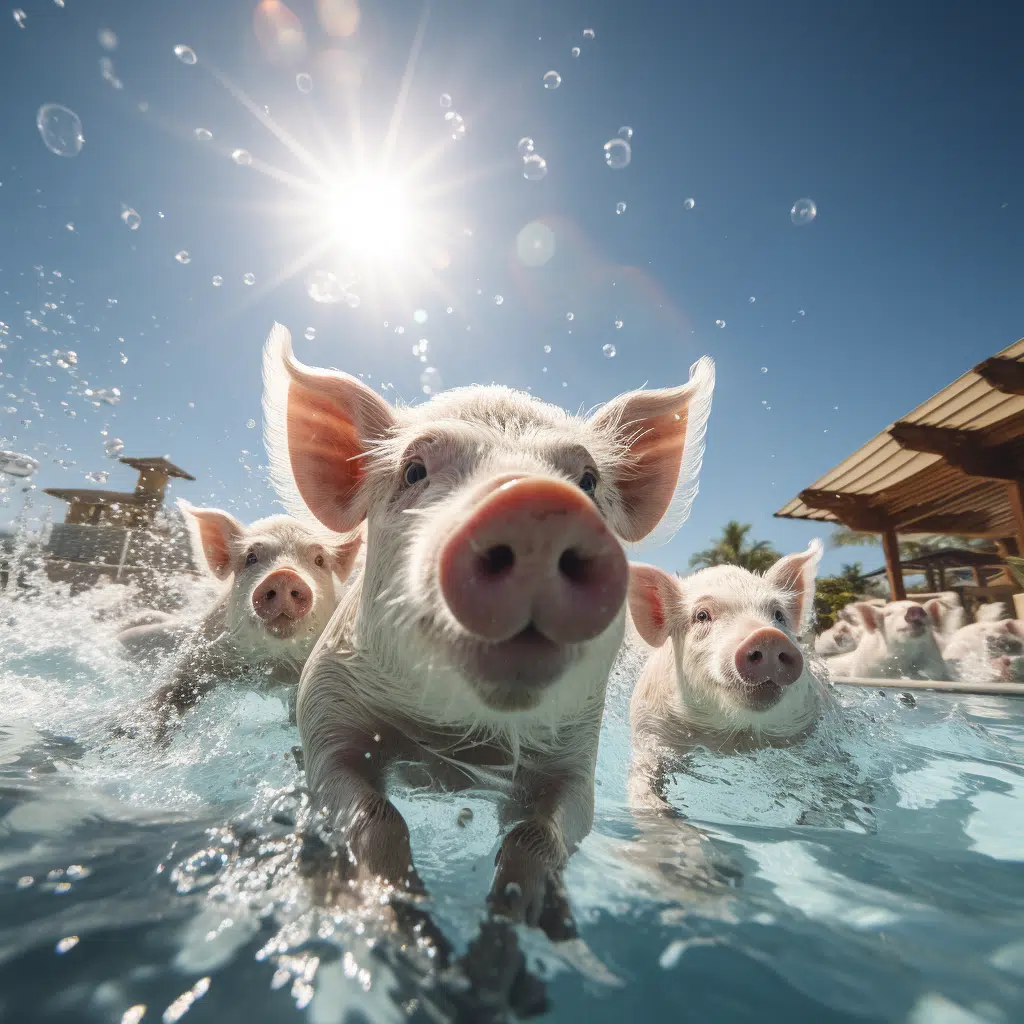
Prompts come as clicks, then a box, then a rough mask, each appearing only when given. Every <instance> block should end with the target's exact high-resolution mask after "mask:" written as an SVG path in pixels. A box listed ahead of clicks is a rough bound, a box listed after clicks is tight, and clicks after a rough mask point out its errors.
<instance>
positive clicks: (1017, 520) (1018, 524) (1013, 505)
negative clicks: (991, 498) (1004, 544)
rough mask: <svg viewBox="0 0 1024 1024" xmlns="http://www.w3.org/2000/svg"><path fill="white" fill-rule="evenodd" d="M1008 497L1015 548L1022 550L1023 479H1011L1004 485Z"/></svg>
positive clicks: (1023, 549)
mask: <svg viewBox="0 0 1024 1024" xmlns="http://www.w3.org/2000/svg"><path fill="white" fill-rule="evenodd" d="M1006 493H1007V496H1008V497H1009V499H1010V515H1011V517H1012V518H1013V532H1014V536H1015V537H1016V538H1017V550H1018V551H1024V481H1022V480H1011V481H1010V482H1009V483H1008V484H1007V485H1006Z"/></svg>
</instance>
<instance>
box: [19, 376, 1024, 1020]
mask: <svg viewBox="0 0 1024 1024" xmlns="http://www.w3.org/2000/svg"><path fill="white" fill-rule="evenodd" d="M428 372H429V371H428ZM195 586H196V585H194V584H190V587H195ZM127 596H128V593H127V591H126V590H124V589H123V588H119V587H109V588H100V589H96V590H93V591H90V592H86V593H84V594H82V595H79V596H78V597H75V598H69V597H68V596H67V594H66V593H65V592H63V591H61V590H59V589H57V588H53V587H51V586H49V585H47V586H45V587H44V588H42V590H41V591H40V593H39V594H38V595H37V596H36V597H35V598H34V599H32V600H28V599H26V598H25V597H24V596H21V595H17V594H15V593H14V590H13V588H12V589H10V590H7V591H4V592H2V593H0V622H2V624H3V625H2V627H0V661H2V664H3V668H2V669H0V693H2V696H3V704H2V707H3V711H2V712H0V774H2V777H3V784H2V787H0V830H2V834H3V836H4V840H3V845H2V847H0V921H3V922H4V925H3V926H0V1018H2V1019H9V1020H18V1021H21V1020H25V1021H27V1020H33V1021H37V1020H38V1021H69V1022H70V1021H74V1022H76V1024H78V1022H87V1021H110V1020H113V1021H119V1020H122V1019H127V1020H132V1019H137V1020H160V1019H161V1018H162V1015H164V1014H165V1011H167V1010H168V1008H172V1009H171V1011H170V1017H163V1019H165V1020H166V1019H175V1018H174V1014H175V1013H177V1012H178V1011H179V1010H181V1013H182V1016H181V1018H180V1019H183V1020H186V1021H204V1020H206V1021H223V1020H248V1021H264V1020H266V1021H288V1020H296V1021H298V1020H300V1019H303V1018H304V1019H307V1020H309V1021H312V1022H315V1024H321V1022H329V1021H342V1020H345V1019H354V1018H349V1017H347V1016H346V1015H347V1014H349V1013H350V1012H352V1011H359V1013H360V1014H361V1017H360V1018H359V1019H373V1020H396V1021H397V1020H400V1019H408V1018H409V1016H411V1017H412V1019H420V1018H419V1017H417V1014H418V1013H419V1012H420V1011H419V1010H417V1009H416V1005H419V1006H420V1007H421V1008H422V1005H423V1002H424V1000H425V999H429V998H432V996H430V993H428V992H426V991H425V990H423V989H422V988H421V987H420V986H421V978H422V974H423V970H424V969H425V964H426V960H425V959H424V958H423V956H422V955H418V958H417V955H410V957H409V960H408V961H403V960H402V959H401V958H399V957H397V956H396V955H395V954H394V947H393V944H392V940H391V939H389V938H388V935H387V934H386V933H387V927H386V925H385V924H384V923H383V922H382V918H381V913H382V912H381V911H380V909H379V908H376V909H374V908H366V907H364V908H363V909H362V910H357V909H353V908H352V907H351V906H347V907H344V908H343V909H340V910H338V911H337V912H335V913H328V912H325V911H318V910H317V909H316V908H315V907H314V906H313V905H312V903H311V900H310V896H309V889H308V887H307V885H306V883H305V882H303V879H302V877H301V872H300V870H299V866H300V860H299V849H300V847H299V844H298V842H297V841H296V839H295V827H294V826H293V825H292V824H291V823H292V822H293V821H294V820H296V815H298V817H299V819H300V820H301V818H302V804H303V798H302V797H301V795H298V796H296V795H292V794H291V790H292V788H293V787H296V786H299V785H301V782H302V775H301V772H300V770H299V768H298V767H297V765H296V763H295V760H294V757H293V755H292V753H291V751H292V748H293V746H294V745H295V744H297V742H298V736H297V732H296V730H295V728H294V726H290V725H289V724H288V722H287V713H286V704H285V700H284V698H283V696H282V695H281V694H277V693H274V692H266V693H262V692H254V691H252V690H247V689H245V688H241V687H238V686H234V685H225V686H223V687H221V688H219V689H217V690H215V691H214V692H213V693H212V694H211V695H210V696H209V697H208V698H206V699H205V700H204V701H203V702H202V703H201V704H200V706H199V708H198V709H197V710H196V711H194V712H193V713H191V714H190V715H189V716H188V717H187V718H186V720H185V721H184V722H183V724H182V727H181V728H180V730H179V731H178V733H177V734H176V735H175V737H174V739H173V741H172V742H171V744H170V745H169V746H168V747H167V748H166V749H162V748H158V747H152V746H150V745H148V744H146V743H145V742H143V741H141V740H131V739H128V738H119V739H112V738H111V737H110V732H109V726H110V723H111V721H113V720H114V719H115V718H116V717H117V716H118V715H119V714H121V713H123V711H124V709H125V708H126V707H130V706H131V704H132V702H133V701H135V700H138V699H140V698H142V697H143V696H145V695H146V694H148V693H149V692H150V691H151V690H152V689H153V687H154V685H155V683H156V681H157V680H158V679H160V678H162V676H163V674H164V673H166V671H167V665H166V664H165V663H159V662H158V663H155V664H152V665H147V666H133V665H131V664H128V663H126V662H124V661H123V660H122V659H121V658H120V657H119V655H118V654H117V652H116V650H115V648H114V646H113V643H112V636H113V633H114V631H115V629H116V623H117V621H118V620H119V618H120V617H121V616H123V615H124V614H126V613H127V611H128V605H126V603H125V602H126V598H127ZM189 597H190V599H191V600H193V601H199V600H202V598H201V596H199V595H196V594H195V593H194V592H193V591H192V590H189V589H186V590H185V591H183V593H182V599H185V598H189ZM635 668H636V667H635V665H632V664H630V663H628V661H624V663H623V664H622V665H621V666H620V668H619V670H618V671H617V673H616V675H615V677H614V678H613V681H612V686H611V692H610V697H609V706H608V712H607V715H606V720H605V726H604V730H603V735H602V741H601V749H600V756H599V764H598V772H597V789H596V818H595V825H594V830H593V832H592V833H591V835H590V836H589V837H588V838H587V839H586V840H585V842H584V843H583V846H582V847H581V849H580V850H579V852H578V853H577V855H576V856H575V857H573V859H572V861H571V863H570V866H569V869H568V872H567V879H566V880H567V885H568V889H569V892H570V894H571V897H572V900H573V904H574V907H575V911H576V915H577V919H578V923H579V927H580V940H578V941H576V942H570V943H566V944H561V945H553V944H551V943H550V942H548V941H547V940H546V939H545V938H543V936H541V935H540V933H538V932H533V931H529V930H527V931H524V932H523V933H522V935H521V944H522V948H523V950H524V951H525V953H526V955H527V959H528V963H529V966H530V969H531V971H532V972H533V973H534V974H535V975H537V976H538V977H541V978H543V979H544V981H545V983H546V986H547V998H548V1000H549V1002H550V1007H551V1009H550V1011H549V1013H550V1019H553V1020H562V1021H572V1020H578V1019H581V1018H586V1019H588V1020H591V1021H595V1022H596V1021H619V1020H623V1019H627V1018H628V1017H629V1016H631V1015H632V1014H633V1013H634V1012H635V1010H636V1007H637V1006H638V1005H639V1004H640V1003H641V1001H642V1005H643V1007H644V1013H645V1018H646V1019H650V1020H677V1019H698V1018H701V1019H711V1020H715V1021H729V1022H732V1021H748V1020H750V1021H754V1020H758V1021H763V1020H764V1019H766V1016H765V1013H764V1008H765V1007H766V1006H770V1007H771V1014H770V1016H768V1017H767V1019H778V1020H783V1019H785V1020H815V1021H826V1020H827V1021H854V1020H858V1021H861V1020H886V1021H889V1020H892V1021H909V1022H912V1024H921V1022H924V1021H940V1022H941V1021H950V1022H951V1021H970V1020H980V1021H1006V1022H1009V1021H1013V1020H1019V1019H1021V1015H1022V1014H1024V940H1022V938H1021V935H1022V929H1021V920H1022V915H1024V873H1022V872H1021V864H1020V862H1021V860H1022V859H1024V771H1022V769H1021V767H1020V765H1019V762H1020V758H1021V755H1022V753H1024V707H1022V705H1021V704H1020V702H1014V701H1012V700H1010V699H1003V698H996V697H976V696H970V697H964V696H947V695H937V694H926V693H918V694H917V695H916V705H915V706H907V705H906V704H904V703H903V702H901V701H900V700H898V699H897V693H896V691H892V690H889V691H885V692H884V693H882V692H877V691H874V690H855V689H852V688H851V689H846V690H840V691H838V701H839V707H838V709H837V710H836V711H835V712H834V713H831V714H830V715H829V716H828V717H827V719H826V720H825V722H824V723H823V724H822V726H821V727H820V729H819V731H818V732H817V733H816V735H815V736H814V737H812V738H811V739H810V740H809V741H807V742H806V743H804V744H802V745H800V746H797V747H793V748H789V749H785V750H764V751H758V752H754V753H749V754H739V755H732V756H719V755H715V754H712V753H709V752H698V753H695V754H694V755H692V756H691V757H690V758H688V759H687V760H686V761H685V763H683V764H681V765H680V770H679V771H678V772H677V773H676V775H675V776H674V778H673V780H672V783H671V786H670V797H671V799H672V801H673V803H674V804H675V805H676V806H678V807H680V808H681V809H682V810H683V811H684V813H685V814H686V815H687V818H688V822H687V823H679V822H666V823H663V824H662V825H660V826H658V828H657V829H656V830H655V831H649V832H646V833H643V834H641V833H639V832H638V828H637V825H636V824H635V823H634V821H633V819H632V818H631V816H630V813H629V811H628V809H627V807H626V805H625V768H626V765H627V763H628V749H629V737H628V725H627V719H628V711H627V702H628V693H629V689H630V685H631V681H632V679H633V677H634V675H635ZM396 803H397V804H398V806H399V807H400V809H401V810H402V812H403V814H404V815H405V816H406V819H407V821H408V822H409V826H410V829H411V832H412V840H413V848H414V850H415V851H416V859H417V866H418V868H419V870H420V873H421V874H422V876H423V878H424V880H425V882H426V884H427V887H428V889H429V891H430V893H431V902H430V905H429V909H430V913H431V915H432V916H433V920H434V922H435V923H436V925H437V926H439V927H440V928H441V929H442V931H443V932H444V933H445V934H446V935H447V936H448V938H449V939H450V940H451V941H452V942H453V943H454V945H455V947H456V950H457V951H460V952H461V951H462V950H464V949H465V948H466V945H467V943H468V942H469V941H470V939H471V938H472V937H473V936H474V934H475V932H476V930H477V928H478V926H479V922H480V919H481V911H482V907H483V899H484V895H485V892H486V889H487V885H488V882H489V878H490V873H491V870H492V865H493V857H494V853H495V851H496V848H497V842H496V837H497V817H496V809H495V805H494V803H493V801H492V800H491V798H489V797H488V796H487V795H485V794H477V795H473V794H470V795H467V794H458V795H436V794H423V793H399V794H398V795H397V796H396ZM466 808H468V809H470V810H471V812H472V816H471V819H470V820H468V821H466V819H467V817H468V816H467V815H466V813H465V810H464V809H466ZM460 817H461V818H462V820H463V821H464V822H465V824H464V826H460V825H459V824H458V821H459V819H460ZM693 830H700V833H703V834H704V836H705V837H706V838H704V839H703V840H701V839H700V834H699V833H697V832H694V831H693ZM370 939H373V940H374V942H375V948H376V952H374V951H371V950H370V949H369V948H368V940H370ZM75 940H77V941H75ZM61 950H64V951H63V952H61ZM389 950H391V952H389ZM434 995H436V992H435V993H434ZM415 999H418V1000H419V1003H418V1004H416V1005H414V1004H413V1003H411V1002H410V1000H415ZM684 999H685V1006H686V1010H685V1016H683V1017H681V1016H680V1001H681V1000H684ZM140 1006H145V1007H146V1010H145V1013H144V1015H142V1016H136V1017H132V1016H128V1017H124V1015H125V1014H126V1013H128V1014H131V1013H134V1014H136V1015H138V1014H139V1012H140V1011H139V1010H138V1007H140ZM299 1007H304V1009H300V1008H299ZM410 1007H411V1008H412V1009H411V1012H410ZM957 1008H959V1011H958V1010H957ZM958 1012H959V1013H960V1015H959V1016H957V1013H958ZM423 1019H425V1018H423Z"/></svg>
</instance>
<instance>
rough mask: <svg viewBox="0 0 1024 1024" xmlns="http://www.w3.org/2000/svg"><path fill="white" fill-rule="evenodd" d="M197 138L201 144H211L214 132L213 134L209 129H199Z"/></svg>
mask: <svg viewBox="0 0 1024 1024" xmlns="http://www.w3.org/2000/svg"><path fill="white" fill-rule="evenodd" d="M196 138H197V139H198V140H199V141H200V142H209V141H210V139H212V138H213V132H211V131H210V129H209V128H197V129H196Z"/></svg>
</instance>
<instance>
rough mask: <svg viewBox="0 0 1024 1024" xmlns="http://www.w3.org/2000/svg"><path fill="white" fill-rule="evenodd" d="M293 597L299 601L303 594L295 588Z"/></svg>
mask: <svg viewBox="0 0 1024 1024" xmlns="http://www.w3.org/2000/svg"><path fill="white" fill-rule="evenodd" d="M292 597H294V598H295V600H296V601H298V600H299V598H300V597H302V594H301V593H300V592H299V591H298V590H293V591H292Z"/></svg>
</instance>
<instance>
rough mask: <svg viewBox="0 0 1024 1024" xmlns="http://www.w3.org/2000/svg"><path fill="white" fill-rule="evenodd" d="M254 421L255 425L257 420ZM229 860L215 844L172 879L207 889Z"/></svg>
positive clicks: (183, 889) (185, 887) (187, 887)
mask: <svg viewBox="0 0 1024 1024" xmlns="http://www.w3.org/2000/svg"><path fill="white" fill-rule="evenodd" d="M252 422H253V425H254V426H255V423H256V421H255V420H253V421H252ZM227 862H228V855H227V853H225V852H224V851H223V850H220V849H218V848H217V847H215V846H211V847H209V848H207V849H205V850H199V851H197V852H196V853H193V854H192V856H191V857H188V858H186V859H185V860H183V861H182V862H181V863H180V864H179V865H178V866H177V867H176V868H175V869H174V870H173V871H172V872H171V881H172V882H174V884H175V886H176V887H177V889H178V892H179V893H182V894H184V893H188V892H194V891H195V890H196V889H205V888H206V887H208V886H210V885H213V883H214V882H215V881H217V876H218V875H219V874H220V873H221V871H223V870H224V866H225V865H226V864H227Z"/></svg>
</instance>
